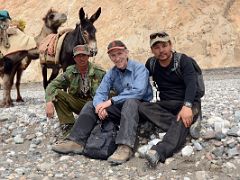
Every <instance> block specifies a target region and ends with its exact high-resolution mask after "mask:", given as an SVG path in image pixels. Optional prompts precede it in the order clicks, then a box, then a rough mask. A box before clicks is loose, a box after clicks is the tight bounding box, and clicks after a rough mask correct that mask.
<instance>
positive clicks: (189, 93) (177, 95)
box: [146, 54, 198, 103]
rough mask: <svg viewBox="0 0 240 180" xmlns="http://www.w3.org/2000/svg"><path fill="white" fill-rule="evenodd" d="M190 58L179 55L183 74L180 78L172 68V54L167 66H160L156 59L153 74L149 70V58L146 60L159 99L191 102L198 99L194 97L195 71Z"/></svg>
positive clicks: (195, 87) (195, 89) (195, 85)
mask: <svg viewBox="0 0 240 180" xmlns="http://www.w3.org/2000/svg"><path fill="white" fill-rule="evenodd" d="M190 58H191V57H188V56H187V55H185V54H182V56H181V59H180V68H181V72H182V76H183V77H182V78H181V77H179V76H178V75H177V74H176V72H175V70H173V68H174V60H173V56H172V60H171V63H170V64H169V65H168V66H167V67H162V66H161V65H160V63H159V62H158V60H157V61H156V64H155V68H154V71H153V72H154V73H153V74H152V73H151V71H150V59H151V58H149V59H148V60H147V62H146V68H147V69H148V70H149V75H150V76H153V79H154V80H155V82H156V84H157V86H158V90H159V91H160V99H161V100H180V101H183V102H186V101H187V102H191V103H193V102H194V101H198V99H196V97H195V96H196V91H197V79H196V71H195V69H194V67H193V64H192V62H191V59H190Z"/></svg>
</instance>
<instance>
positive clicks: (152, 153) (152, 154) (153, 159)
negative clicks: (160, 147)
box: [145, 149, 160, 167]
mask: <svg viewBox="0 0 240 180" xmlns="http://www.w3.org/2000/svg"><path fill="white" fill-rule="evenodd" d="M145 157H146V159H147V160H148V162H149V165H150V166H151V167H156V166H157V164H158V161H159V159H160V157H159V154H158V152H157V151H156V150H153V149H150V150H148V151H147V153H146V155H145Z"/></svg>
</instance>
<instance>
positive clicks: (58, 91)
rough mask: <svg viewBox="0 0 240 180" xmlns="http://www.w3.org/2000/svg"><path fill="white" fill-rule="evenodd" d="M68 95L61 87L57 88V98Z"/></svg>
mask: <svg viewBox="0 0 240 180" xmlns="http://www.w3.org/2000/svg"><path fill="white" fill-rule="evenodd" d="M67 95H68V93H67V92H65V91H63V90H61V89H57V93H56V99H62V98H65V97H66V96H67Z"/></svg>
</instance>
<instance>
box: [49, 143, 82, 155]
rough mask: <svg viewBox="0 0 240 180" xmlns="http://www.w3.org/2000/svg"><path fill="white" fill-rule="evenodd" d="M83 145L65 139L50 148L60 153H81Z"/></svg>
mask: <svg viewBox="0 0 240 180" xmlns="http://www.w3.org/2000/svg"><path fill="white" fill-rule="evenodd" d="M83 149H84V146H83V145H81V144H77V143H75V142H73V141H65V142H62V143H59V144H55V145H53V146H52V150H53V151H55V152H57V153H60V154H68V153H74V154H82V153H83Z"/></svg>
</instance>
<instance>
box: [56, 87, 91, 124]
mask: <svg viewBox="0 0 240 180" xmlns="http://www.w3.org/2000/svg"><path fill="white" fill-rule="evenodd" d="M55 98H56V101H54V102H53V104H54V107H55V110H56V112H57V116H58V119H59V121H60V124H74V122H75V119H74V115H73V113H76V114H79V113H80V111H81V109H82V108H83V106H84V105H85V104H86V102H87V101H88V100H85V99H81V98H79V97H74V96H72V95H70V94H68V93H67V92H65V91H62V90H58V91H57V95H56V96H55Z"/></svg>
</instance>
